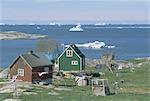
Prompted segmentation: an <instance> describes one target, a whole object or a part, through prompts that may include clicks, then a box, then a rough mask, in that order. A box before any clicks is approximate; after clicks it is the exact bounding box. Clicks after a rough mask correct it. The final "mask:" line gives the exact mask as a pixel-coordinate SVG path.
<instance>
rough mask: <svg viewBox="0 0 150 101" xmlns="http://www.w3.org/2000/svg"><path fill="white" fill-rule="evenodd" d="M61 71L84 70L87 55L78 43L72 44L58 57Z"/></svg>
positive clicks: (58, 65)
mask: <svg viewBox="0 0 150 101" xmlns="http://www.w3.org/2000/svg"><path fill="white" fill-rule="evenodd" d="M57 67H58V69H59V71H82V70H84V68H85V56H84V54H82V52H81V51H80V50H79V49H78V47H77V46H76V45H70V46H69V47H67V48H66V49H65V50H64V51H63V53H62V54H60V55H59V57H58V58H57Z"/></svg>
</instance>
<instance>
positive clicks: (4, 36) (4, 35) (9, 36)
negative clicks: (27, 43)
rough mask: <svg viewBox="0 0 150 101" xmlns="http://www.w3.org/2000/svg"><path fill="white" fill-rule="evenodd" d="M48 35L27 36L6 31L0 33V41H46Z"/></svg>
mask: <svg viewBox="0 0 150 101" xmlns="http://www.w3.org/2000/svg"><path fill="white" fill-rule="evenodd" d="M46 38H48V35H41V34H27V33H22V32H17V31H6V32H0V40H19V39H20V40H21V39H26V40H29V39H30V40H32V39H46Z"/></svg>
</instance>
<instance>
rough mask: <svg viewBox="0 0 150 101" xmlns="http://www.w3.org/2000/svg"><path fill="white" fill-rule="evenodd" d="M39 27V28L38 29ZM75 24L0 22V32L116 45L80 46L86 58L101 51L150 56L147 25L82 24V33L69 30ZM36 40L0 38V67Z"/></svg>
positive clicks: (123, 56)
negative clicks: (90, 47)
mask: <svg viewBox="0 0 150 101" xmlns="http://www.w3.org/2000/svg"><path fill="white" fill-rule="evenodd" d="M37 27H40V29H37ZM72 27H74V25H61V26H58V25H54V26H50V25H0V30H1V31H18V32H24V33H29V34H43V35H48V36H49V37H50V38H51V39H54V40H56V41H57V42H58V43H60V44H77V43H82V44H84V43H89V42H93V41H103V42H105V43H106V45H111V46H115V48H111V49H109V48H102V49H98V50H95V49H87V48H80V49H81V51H82V52H83V53H84V54H85V56H86V58H97V59H98V58H100V56H101V55H102V54H103V53H106V52H114V53H115V56H116V59H121V60H122V59H123V60H127V59H132V58H140V57H149V56H150V25H144V24H143V25H99V26H95V25H82V28H83V29H84V31H83V32H69V29H70V28H72ZM37 41H38V40H1V41H0V67H8V66H9V64H10V63H11V62H12V61H13V60H14V59H15V58H16V56H18V55H20V54H22V53H26V52H27V51H31V50H35V47H36V43H37Z"/></svg>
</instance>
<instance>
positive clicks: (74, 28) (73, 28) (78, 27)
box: [69, 24, 83, 32]
mask: <svg viewBox="0 0 150 101" xmlns="http://www.w3.org/2000/svg"><path fill="white" fill-rule="evenodd" d="M69 31H70V32H83V29H82V28H81V25H80V24H78V25H76V26H75V27H72V28H70V29H69Z"/></svg>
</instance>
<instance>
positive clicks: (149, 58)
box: [0, 57, 150, 71]
mask: <svg viewBox="0 0 150 101" xmlns="http://www.w3.org/2000/svg"><path fill="white" fill-rule="evenodd" d="M144 59H146V61H150V57H140V58H132V59H127V60H114V61H116V62H130V61H131V60H133V61H136V60H144ZM100 60H101V59H90V58H85V63H86V65H87V64H91V66H88V67H95V65H96V64H99V61H100ZM5 68H7V67H2V66H0V71H1V70H2V69H5Z"/></svg>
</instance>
